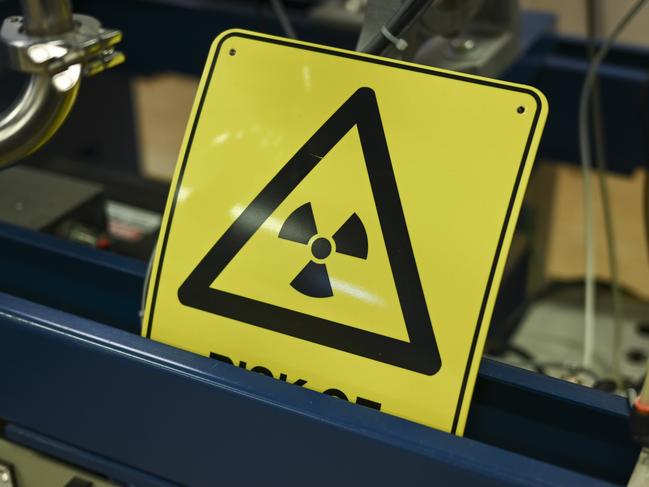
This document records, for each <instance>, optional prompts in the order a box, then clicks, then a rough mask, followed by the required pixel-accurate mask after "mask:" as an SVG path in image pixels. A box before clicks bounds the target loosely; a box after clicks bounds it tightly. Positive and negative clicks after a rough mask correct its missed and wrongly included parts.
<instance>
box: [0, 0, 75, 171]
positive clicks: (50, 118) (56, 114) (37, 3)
mask: <svg viewBox="0 0 649 487" xmlns="http://www.w3.org/2000/svg"><path fill="white" fill-rule="evenodd" d="M22 7H23V11H24V14H25V15H24V22H25V29H26V30H27V32H28V33H30V34H34V35H57V34H61V33H62V32H65V31H66V30H71V29H72V28H73V26H74V25H73V20H72V10H71V7H70V2H69V0H22ZM78 89H79V83H78V82H77V83H76V84H75V86H74V87H72V88H71V89H69V90H67V91H65V92H61V91H59V90H57V89H56V88H55V87H54V85H53V84H52V80H51V78H50V76H49V75H46V74H34V75H31V77H30V79H29V82H28V83H27V86H26V87H25V89H24V90H23V92H22V94H21V96H20V97H19V98H18V100H17V101H16V102H15V103H14V104H13V105H12V106H11V107H9V108H8V109H6V110H5V111H4V112H2V113H0V168H2V167H3V166H6V165H8V164H11V163H12V162H15V161H17V160H19V159H22V158H23V157H25V156H27V155H29V154H31V153H32V152H34V151H35V150H36V149H38V148H39V147H40V146H42V145H43V144H45V142H47V141H48V140H49V139H50V138H51V137H52V135H54V133H55V132H56V131H57V130H58V128H59V127H60V126H61V124H62V123H63V121H64V120H65V119H66V118H67V116H68V113H69V112H70V109H71V108H72V105H73V104H74V100H75V98H76V95H77V91H78Z"/></svg>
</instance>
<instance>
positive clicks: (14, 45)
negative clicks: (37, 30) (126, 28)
mask: <svg viewBox="0 0 649 487" xmlns="http://www.w3.org/2000/svg"><path fill="white" fill-rule="evenodd" d="M73 21H74V26H75V28H74V29H73V30H71V31H69V32H66V33H63V34H58V35H55V36H35V35H30V34H28V33H27V32H26V30H25V29H24V28H23V17H19V16H15V17H9V18H8V19H6V20H5V21H4V23H3V25H2V28H1V29H0V44H2V47H3V48H4V50H5V53H6V56H5V58H6V60H7V63H8V67H9V68H11V69H13V70H16V71H21V72H23V73H31V74H47V75H49V76H50V77H51V78H52V84H53V85H54V87H55V88H56V89H57V90H59V91H62V92H64V91H68V90H70V89H71V88H72V87H73V86H75V85H76V83H77V81H78V80H79V77H80V76H81V75H84V76H93V75H95V74H98V73H100V72H102V71H104V70H106V69H109V68H112V67H113V66H117V65H118V64H121V63H122V62H123V61H124V55H123V54H122V53H121V52H118V51H116V50H115V48H114V46H115V45H116V44H117V43H119V42H120V41H121V40H122V33H121V32H120V31H118V30H112V29H104V28H102V27H101V24H100V23H99V21H98V20H97V19H95V18H93V17H89V16H87V15H77V14H75V15H74V16H73Z"/></svg>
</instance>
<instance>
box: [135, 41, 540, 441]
mask: <svg viewBox="0 0 649 487" xmlns="http://www.w3.org/2000/svg"><path fill="white" fill-rule="evenodd" d="M546 112H547V108H546V104H545V101H544V98H543V95H542V94H540V93H539V92H538V91H537V90H535V89H533V88H530V87H526V86H521V85H515V84H512V83H506V82H503V81H497V80H490V79H485V78H479V77H476V76H470V75H466V74H460V73H453V72H448V71H443V70H439V69H434V68H430V67H424V66H417V65H414V64H408V63H403V62H400V61H394V60H390V59H385V58H380V57H375V56H368V55H365V54H359V53H355V52H349V51H343V50H338V49H334V48H329V47H323V46H317V45H313V44H308V43H303V42H299V41H294V40H288V39H281V38H277V37H272V36H267V35H261V34H256V33H251V32H242V31H229V32H226V33H224V34H222V35H221V36H219V38H218V39H217V40H216V41H215V42H214V44H213V46H212V50H211V52H210V56H209V59H208V62H207V65H206V68H205V72H204V74H203V77H202V79H201V83H200V85H199V89H198V94H197V97H196V101H195V103H194V108H193V111H192V115H191V119H190V122H189V125H188V128H187V132H186V134H185V138H184V141H183V147H182V150H181V155H180V157H179V161H178V164H177V166H176V171H175V173H174V177H173V181H172V186H171V191H170V197H169V201H168V204H167V208H166V211H165V215H164V219H163V224H162V227H161V231H160V237H159V239H158V247H157V250H156V255H155V259H154V261H153V266H152V271H151V278H150V281H149V287H148V293H147V304H146V310H145V317H144V324H143V334H144V335H145V336H147V337H149V338H151V339H153V340H157V341H160V342H163V343H167V344H169V345H172V346H175V347H179V348H183V349H186V350H189V351H191V352H194V353H197V354H200V355H203V356H206V357H211V358H212V359H215V360H218V361H221V362H226V363H228V364H232V365H234V366H237V367H240V368H245V369H247V370H249V371H252V372H257V373H261V374H264V375H267V376H270V377H273V378H274V379H278V380H280V381H284V382H287V383H290V384H293V385H294V386H296V387H303V388H309V389H312V390H314V391H317V392H321V393H324V394H326V395H329V396H334V397H335V398H338V399H342V400H347V401H349V402H354V403H356V404H359V405H363V406H366V407H370V408H374V409H379V410H380V411H382V412H386V413H390V414H394V415H397V416H401V417H403V418H406V419H410V420H413V421H417V422H419V423H423V424H426V425H429V426H432V427H434V428H438V429H441V430H444V431H449V432H453V433H456V434H462V432H463V430H464V425H465V423H466V418H467V414H468V411H469V405H470V398H471V394H472V391H473V387H474V383H475V380H476V376H477V371H478V367H479V364H480V359H481V354H482V349H483V346H484V342H485V340H486V334H487V330H488V326H489V321H490V319H491V314H492V310H493V306H494V303H495V299H496V296H497V291H498V286H499V284H500V279H501V276H502V273H503V269H504V265H505V261H506V257H507V252H508V249H509V245H510V243H511V240H512V236H513V231H514V227H515V223H516V219H517V217H518V213H519V211H520V208H521V204H522V200H523V196H524V190H525V186H526V184H527V180H528V178H529V174H530V171H531V166H532V162H533V159H534V156H535V153H536V149H537V147H538V144H539V140H540V137H541V131H542V130H541V129H542V127H543V124H544V122H545V118H546ZM214 373H221V374H226V373H232V369H229V368H227V367H226V368H223V367H218V368H216V367H215V368H214ZM246 377H247V376H246ZM269 385H270V383H269ZM273 385H276V384H273ZM277 391H278V393H277V396H276V397H275V399H274V400H279V401H281V390H280V389H279V388H278V389H277ZM314 397H315V396H314ZM323 400H324V401H327V400H328V399H323ZM378 419H380V418H378Z"/></svg>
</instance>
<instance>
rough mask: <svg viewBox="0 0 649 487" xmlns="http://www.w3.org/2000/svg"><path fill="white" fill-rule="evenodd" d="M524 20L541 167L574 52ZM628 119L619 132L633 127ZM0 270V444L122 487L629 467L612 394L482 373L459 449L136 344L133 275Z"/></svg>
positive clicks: (397, 423)
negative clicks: (536, 95) (545, 105)
mask: <svg viewBox="0 0 649 487" xmlns="http://www.w3.org/2000/svg"><path fill="white" fill-rule="evenodd" d="M99 3H101V2H99ZM117 3H119V2H117ZM136 3H137V2H136ZM93 4H98V3H97V2H94V3H93V2H89V5H93ZM165 8H166V7H165ZM90 13H94V12H90ZM136 13H137V12H136ZM98 15H99V16H100V17H102V19H103V18H105V15H103V14H101V13H100V14H98ZM102 15H103V16H102ZM110 20H112V19H107V20H106V23H107V24H109V23H111V22H110ZM526 22H528V23H530V25H529V26H528V28H526V29H524V31H525V32H535V34H534V36H533V37H531V38H530V40H529V42H528V46H527V49H526V51H525V52H526V53H525V56H524V57H523V58H522V59H521V60H520V62H518V63H517V64H516V65H515V66H514V67H513V69H512V71H511V72H510V73H509V76H508V78H509V79H512V80H516V81H527V82H530V83H531V84H534V85H535V86H537V87H539V88H540V89H541V90H543V91H544V92H545V93H546V95H547V96H548V98H549V100H550V107H551V115H550V120H549V124H548V130H547V132H546V136H545V138H544V142H543V151H544V154H545V155H549V156H553V157H557V158H562V159H567V160H571V159H570V158H571V155H572V156H574V155H575V154H574V153H573V152H574V149H575V147H576V145H575V144H576V142H573V141H576V136H575V137H574V138H573V137H572V136H571V135H572V134H571V132H570V130H572V128H574V127H576V125H575V117H576V115H575V114H576V109H575V114H573V113H572V110H573V108H575V107H576V101H575V100H576V99H577V98H578V97H577V96H576V90H578V89H579V85H580V80H581V79H583V74H584V71H585V67H586V62H585V60H584V57H583V56H584V52H585V50H584V49H583V43H581V44H580V43H579V42H578V41H576V40H570V39H559V38H556V37H552V36H540V33H542V32H545V31H546V30H547V26H548V19H547V17H542V16H541V17H535V18H533V19H531V20H530V18H529V17H528V18H527V20H526ZM112 24H114V25H118V22H112V23H111V25H112ZM224 27H227V26H224ZM532 40H533V41H534V42H532ZM612 59H613V60H614V63H613V64H609V65H607V66H606V67H605V68H604V69H603V71H602V74H603V80H602V86H603V89H605V90H610V91H611V92H613V93H614V94H613V95H612V98H615V97H616V96H617V95H618V94H620V96H624V98H622V99H623V100H628V101H629V102H633V101H634V100H635V103H636V105H633V106H637V100H638V99H641V98H642V96H643V93H644V91H645V88H646V85H647V82H648V81H647V80H648V79H649V78H648V76H647V73H646V66H649V55H647V53H644V52H639V51H630V50H618V51H617V52H615V53H613V57H612ZM615 63H619V64H615ZM642 63H644V68H642ZM645 105H646V104H645ZM605 108H606V110H607V111H606V114H607V115H606V116H607V117H610V118H611V119H619V117H620V116H621V115H620V112H622V113H623V114H624V116H626V117H628V114H627V112H624V111H623V109H622V108H620V106H618V105H615V106H613V105H611V106H608V107H605ZM633 110H636V109H635V108H633V109H630V111H631V112H632V117H636V116H637V119H633V120H630V121H628V122H627V123H625V124H624V126H625V127H628V126H633V125H634V124H635V123H636V122H637V126H638V127H642V125H641V123H640V122H641V120H640V119H641V115H642V114H641V113H640V112H639V111H638V112H633ZM637 110H640V109H637ZM619 125H621V124H619ZM569 127H572V128H570V129H569ZM608 135H609V137H610V139H611V145H612V146H613V148H612V149H611V150H613V149H615V147H616V145H615V143H614V142H616V141H617V144H618V145H624V149H623V150H624V151H626V152H624V154H626V155H628V157H625V158H624V160H625V161H630V162H629V164H631V165H632V166H630V167H635V166H637V165H639V164H641V163H642V162H643V161H644V160H645V156H646V154H645V148H644V146H643V145H642V144H641V143H640V142H638V144H636V145H633V143H629V140H630V138H629V137H627V138H622V139H619V140H618V139H617V138H616V137H615V132H614V131H612V132H609V134H608ZM637 135H638V137H639V134H637ZM634 139H635V137H634ZM638 140H640V139H638ZM611 145H609V148H611ZM620 169H621V170H626V169H629V168H626V169H625V168H620ZM629 170H630V169H629ZM0 269H1V272H0V291H2V292H1V293H0V344H1V345H2V347H1V348H0V371H1V372H2V383H1V385H2V387H0V418H2V420H4V421H6V425H5V435H6V436H7V437H8V438H9V439H11V440H13V441H15V442H17V443H21V444H24V445H27V446H29V447H31V448H34V449H36V450H39V451H42V452H44V453H46V454H49V455H52V456H53V457H56V458H59V459H62V460H64V461H68V462H70V463H73V464H76V465H79V466H81V467H84V468H86V469H89V470H92V471H95V472H97V473H100V474H103V475H105V476H107V477H109V478H112V479H114V480H116V481H118V482H122V483H125V484H131V485H136V486H172V485H185V486H192V487H194V486H197V487H200V486H213V485H280V484H281V485H304V484H308V485H313V486H319V485H323V486H325V485H326V486H328V487H329V486H331V485H332V484H333V485H337V484H344V485H412V484H416V483H417V484H423V483H426V484H432V485H472V486H477V485H490V486H491V485H493V486H507V485H511V486H514V485H516V486H527V485H566V486H568V485H569V486H574V485H620V484H624V483H626V481H627V480H628V477H629V475H630V473H631V470H632V468H633V465H634V463H635V461H636V458H637V455H638V451H639V448H638V447H637V446H636V445H634V444H633V443H632V442H631V440H630V437H629V434H628V415H629V407H628V404H627V401H626V400H625V399H624V398H622V397H618V396H614V395H610V394H606V393H603V392H600V391H597V390H592V389H588V388H585V387H581V386H578V385H574V384H570V383H567V382H563V381H560V380H556V379H552V378H549V377H545V376H542V375H539V374H536V373H533V372H528V371H525V370H522V369H518V368H514V367H510V366H507V365H503V364H500V363H497V362H494V361H491V360H487V359H484V360H483V362H482V365H481V368H480V373H479V376H478V380H477V385H476V389H475V393H474V397H473V402H472V406H471V410H470V413H469V421H468V424H467V429H466V435H465V437H464V438H460V437H455V436H452V435H449V434H446V433H443V432H439V431H436V430H433V429H431V428H428V427H425V426H422V425H418V424H415V423H412V422H409V421H406V420H403V419H400V418H397V417H394V416H390V415H388V414H385V413H381V412H378V411H374V410H371V409H369V408H364V407H361V406H357V405H354V404H350V403H347V402H345V401H342V400H339V399H337V398H333V397H330V396H326V395H323V394H319V393H316V392H313V391H310V390H308V389H304V388H300V387H295V386H293V385H291V384H286V383H284V382H281V381H277V380H274V379H272V378H269V377H266V376H264V375H260V374H255V373H252V372H248V371H246V370H243V369H239V368H237V367H233V366H230V365H227V364H223V363H221V362H218V361H215V360H212V359H209V358H206V357H201V356H197V355H194V354H192V353H189V352H185V351H182V350H178V349H176V348H173V347H169V346H167V345H164V344H161V343H156V342H153V341H150V340H147V339H145V338H142V337H140V336H139V331H140V325H139V312H140V298H141V290H142V287H143V280H144V274H145V265H144V264H143V263H141V262H138V261H135V260H131V259H127V258H123V257H119V256H116V255H112V254H108V253H106V252H101V251H97V250H94V249H89V248H85V247H81V246H78V245H76V244H72V243H69V242H65V241H61V240H58V239H56V238H53V237H49V236H46V235H40V234H36V233H33V232H30V231H26V230H22V229H19V228H15V227H9V226H5V225H0ZM179 326H182V324H180V323H179Z"/></svg>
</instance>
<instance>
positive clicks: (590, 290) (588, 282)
mask: <svg viewBox="0 0 649 487" xmlns="http://www.w3.org/2000/svg"><path fill="white" fill-rule="evenodd" d="M647 1H648V0H636V2H635V3H634V4H633V6H632V7H631V8H630V9H629V10H628V12H627V13H626V14H624V16H623V17H622V19H621V20H620V21H619V22H618V24H617V25H616V26H615V29H613V32H612V33H611V35H610V36H609V37H608V38H607V39H606V40H605V41H604V43H603V44H602V46H601V47H600V49H599V51H597V53H596V54H595V56H594V57H593V59H592V60H591V63H590V66H589V67H588V71H587V73H586V79H585V80H584V84H583V86H582V90H581V96H580V99H579V149H580V153H581V169H582V173H583V180H584V240H585V251H586V259H585V264H586V269H585V277H584V281H585V283H584V293H585V298H584V354H583V357H582V365H583V366H584V367H592V365H593V357H594V354H595V305H596V302H595V235H594V222H593V188H592V186H591V181H590V169H591V166H592V162H591V159H592V156H591V152H590V132H589V126H588V105H589V100H590V96H591V92H592V89H593V83H594V81H595V77H596V74H597V70H598V69H599V66H600V64H602V60H603V59H604V57H606V54H608V51H609V50H610V48H611V46H612V45H613V44H614V43H615V41H616V40H617V38H618V37H619V36H620V34H621V33H622V31H623V30H624V29H625V28H626V26H627V25H628V23H629V22H630V21H631V20H632V19H633V18H634V17H635V15H636V14H637V13H638V11H639V10H640V9H641V8H642V7H643V6H644V5H645V4H646V3H647Z"/></svg>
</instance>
